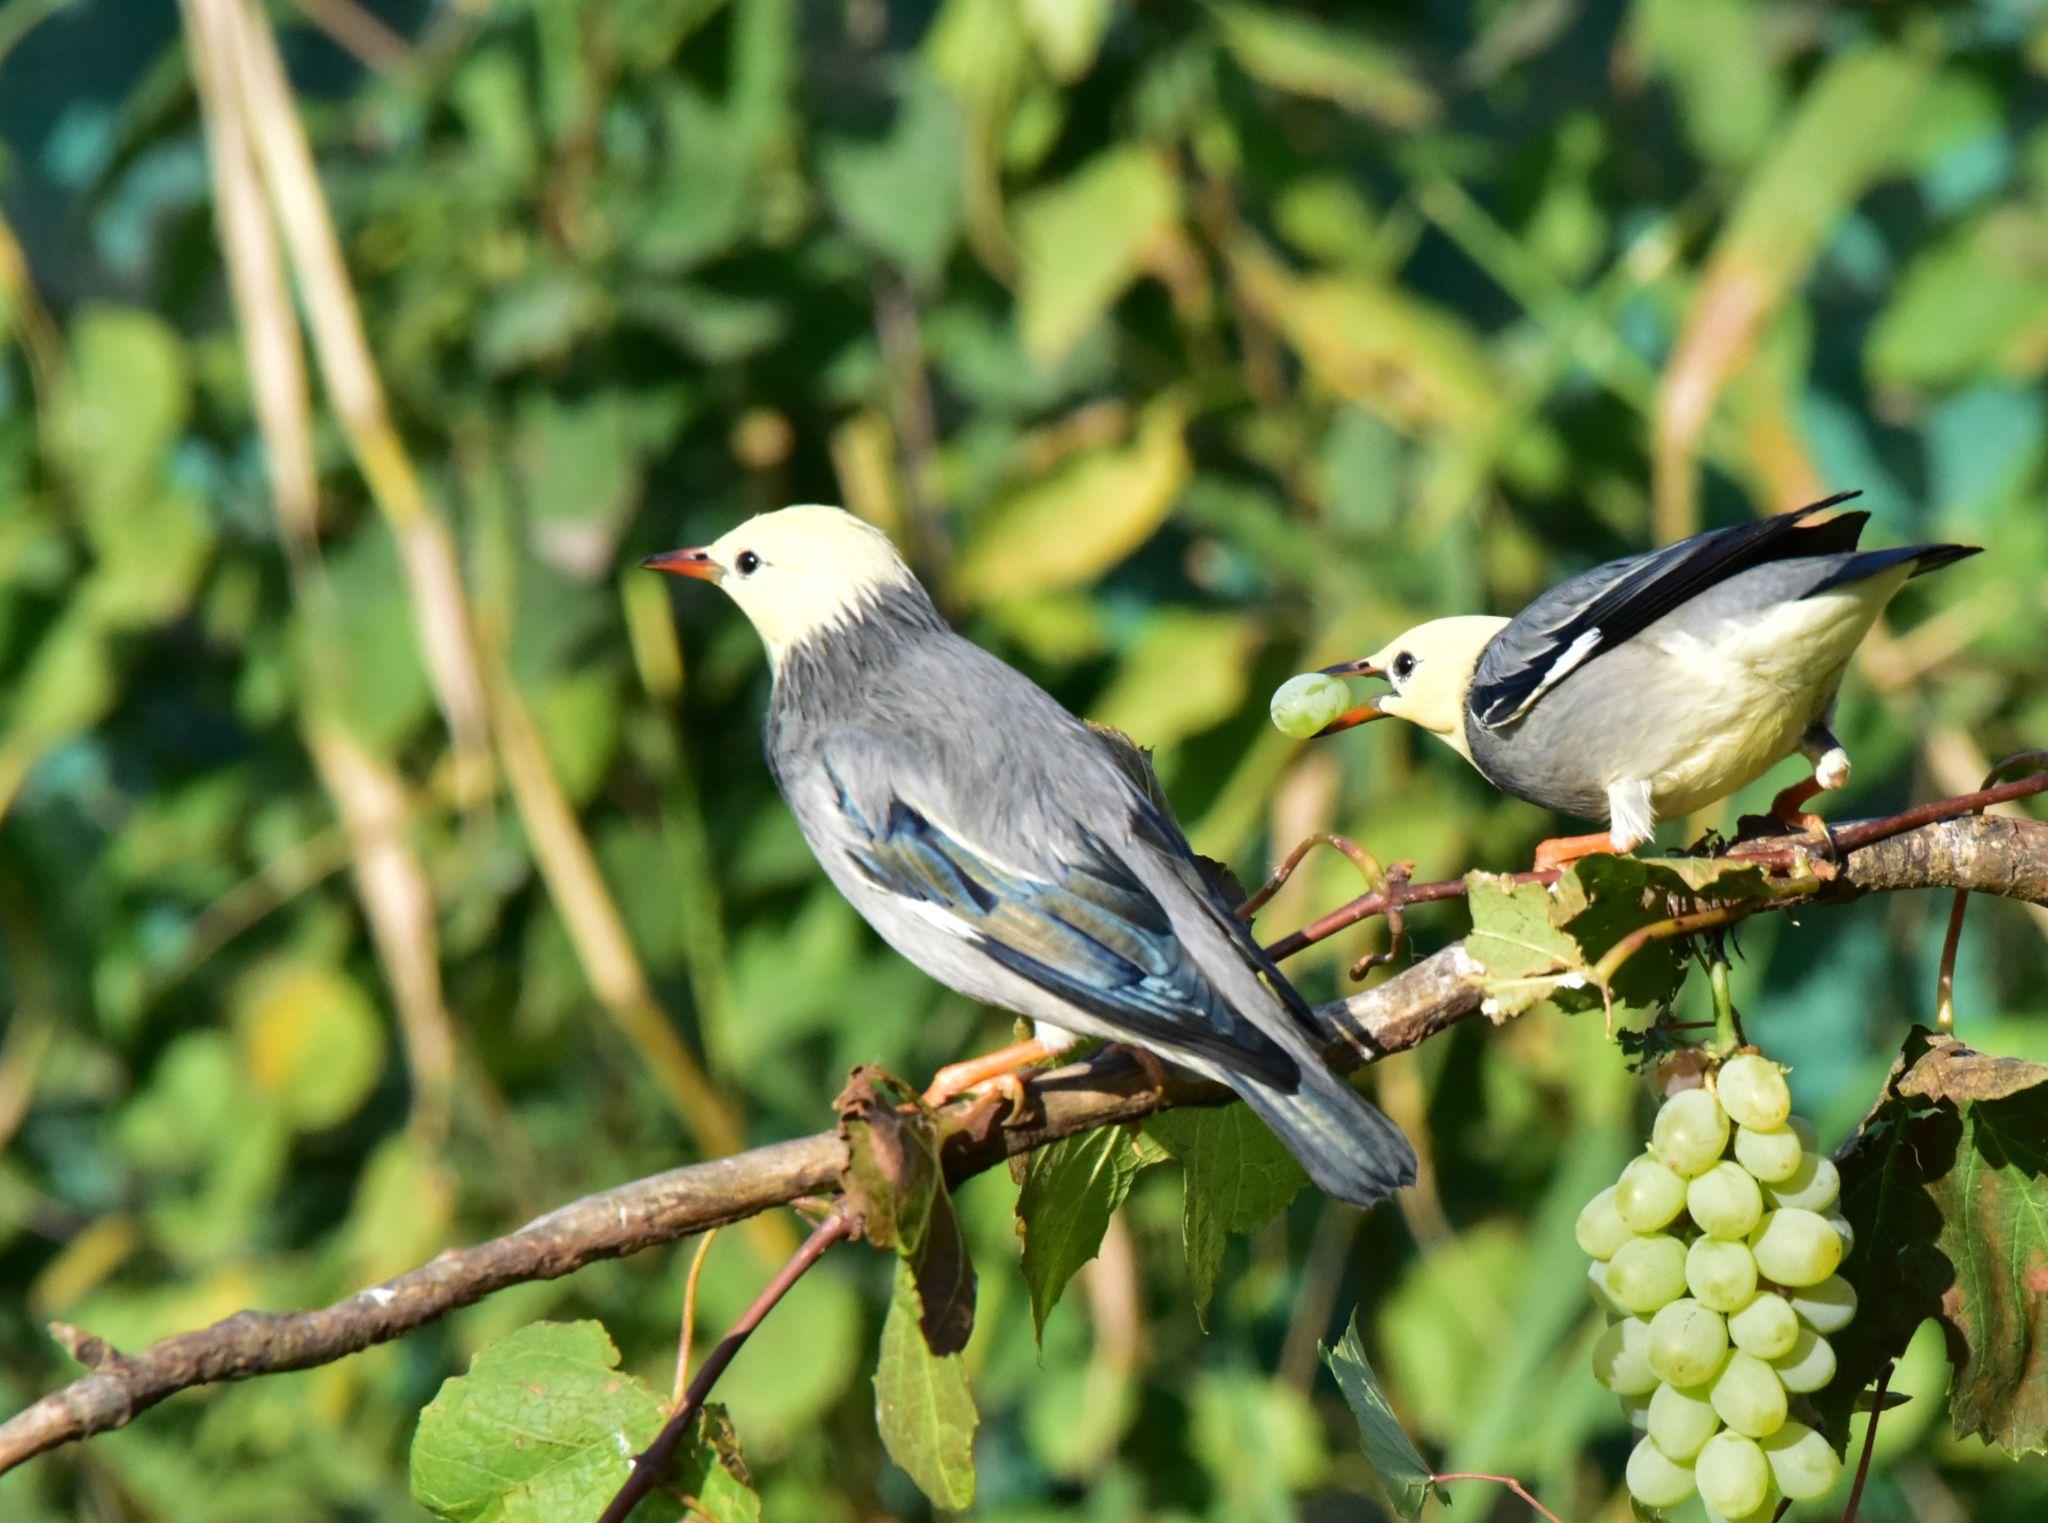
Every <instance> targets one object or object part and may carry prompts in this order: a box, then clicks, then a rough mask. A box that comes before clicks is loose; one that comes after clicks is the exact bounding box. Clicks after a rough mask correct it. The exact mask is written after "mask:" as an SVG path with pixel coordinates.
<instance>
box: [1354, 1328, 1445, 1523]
mask: <svg viewBox="0 0 2048 1523" xmlns="http://www.w3.org/2000/svg"><path fill="white" fill-rule="evenodd" d="M1322 1350H1323V1363H1325V1364H1327V1365H1328V1366H1329V1367H1330V1373H1331V1374H1332V1375H1335V1376H1336V1377H1337V1385H1338V1388H1339V1389H1340V1390H1342V1391H1343V1393H1344V1400H1345V1401H1347V1402H1349V1403H1350V1405H1351V1415H1352V1416H1353V1417H1355V1418H1357V1419H1358V1440H1359V1443H1360V1444H1361V1445H1362V1446H1363V1447H1364V1449H1365V1459H1366V1463H1367V1464H1368V1465H1370V1466H1371V1467H1372V1473H1373V1476H1374V1478H1375V1479H1376V1480H1378V1482H1379V1483H1380V1489H1381V1491H1383V1492H1384V1493H1385V1495H1386V1499H1387V1506H1388V1507H1390V1508H1391V1509H1392V1510H1393V1511H1394V1513H1395V1515H1396V1516H1398V1517H1401V1518H1403V1519H1406V1520H1407V1523H1415V1520H1416V1519H1417V1518H1419V1517H1421V1516H1422V1509H1423V1507H1424V1506H1425V1505H1427V1504H1428V1502H1429V1499H1430V1498H1431V1497H1432V1496H1434V1497H1436V1498H1437V1499H1438V1500H1440V1501H1448V1500H1449V1498H1448V1497H1446V1496H1445V1494H1444V1491H1443V1488H1442V1487H1440V1486H1438V1485H1437V1484H1436V1481H1435V1477H1434V1475H1433V1474H1432V1472H1431V1471H1430V1468H1429V1466H1428V1465H1426V1464H1424V1463H1423V1460H1422V1456H1421V1455H1420V1454H1418V1453H1417V1452H1416V1449H1415V1445H1414V1443H1413V1441H1412V1440H1410V1439H1409V1437H1408V1434H1407V1431H1406V1430H1405V1429H1403V1428H1402V1426H1401V1420H1400V1419H1399V1418H1397V1417H1396V1416H1394V1409H1393V1408H1392V1407H1391V1406H1389V1405H1388V1404H1387V1397H1386V1393H1385V1392H1383V1391H1382V1390H1381V1389H1380V1383H1379V1381H1378V1379H1377V1378H1376V1377H1375V1376H1374V1375H1373V1372H1372V1364H1371V1361H1369V1360H1368V1359H1367V1358H1366V1357H1365V1345H1364V1343H1363V1342H1362V1341H1361V1340H1360V1339H1359V1336H1358V1314H1357V1312H1355V1311H1354V1312H1353V1313H1352V1314H1351V1325H1350V1326H1349V1327H1347V1328H1346V1329H1345V1330H1344V1336H1343V1337H1342V1338H1341V1339H1339V1340H1338V1342H1337V1344H1336V1346H1335V1347H1334V1348H1333V1347H1331V1346H1330V1345H1329V1344H1327V1343H1325V1344H1323V1345H1322Z"/></svg>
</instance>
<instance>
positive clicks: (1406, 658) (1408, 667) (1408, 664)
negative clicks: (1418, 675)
mask: <svg viewBox="0 0 2048 1523" xmlns="http://www.w3.org/2000/svg"><path fill="white" fill-rule="evenodd" d="M1387 670H1388V671H1389V672H1391V673H1392V674H1393V678H1394V680H1395V681H1396V682H1406V681H1407V680H1408V679H1409V678H1410V677H1412V676H1414V675H1415V657H1414V655H1413V654H1412V653H1411V652H1408V651H1405V650H1404V651H1402V652H1401V654H1400V655H1398V656H1396V657H1394V664H1393V665H1392V666H1390V667H1388V668H1387Z"/></svg>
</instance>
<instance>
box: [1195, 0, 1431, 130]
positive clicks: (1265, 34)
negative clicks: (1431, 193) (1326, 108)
mask: <svg viewBox="0 0 2048 1523" xmlns="http://www.w3.org/2000/svg"><path fill="white" fill-rule="evenodd" d="M1216 19H1217V21H1218V22H1220V23H1221V25H1222V29H1223V42H1224V46H1225V47H1227V48H1229V50H1230V53H1231V56H1232V57H1234V58H1235V59H1236V60H1237V62H1238V65H1239V67H1241V68H1242V69H1243V70H1244V71H1245V72H1246V73H1247V74H1249V75H1251V76H1252V77H1253V78H1254V79H1257V80H1259V81H1260V82H1261V83H1263V84H1268V85H1271V86H1272V87H1273V88H1274V89H1276V90H1285V91H1287V92H1288V93H1290V94H1293V95H1306V96H1312V97H1314V98H1316V99H1319V100H1326V101H1330V102H1332V103H1334V104H1336V105H1339V106H1343V107H1344V108H1346V109H1347V110H1351V111H1359V112H1363V113H1365V114H1366V115H1369V116H1375V117H1378V118H1379V119H1380V120H1381V121H1382V122H1385V123H1387V124H1388V125H1389V126H1393V127H1417V126H1421V125H1422V124H1424V123H1426V122H1428V121H1429V120H1431V119H1432V118H1433V117H1434V116H1435V115H1436V112H1437V103H1436V97H1435V96H1433V95H1431V94H1430V92H1429V90H1428V88H1427V87H1426V86H1424V85H1423V84H1421V83H1420V82H1419V81H1418V78H1417V72H1416V70H1415V68H1414V67H1413V65H1411V64H1410V63H1409V62H1408V61H1407V60H1406V59H1403V58H1402V57H1400V56H1399V55H1398V54H1396V53H1395V52H1393V51H1392V50H1391V49H1388V48H1383V47H1381V46H1380V45H1379V44H1378V43H1376V42H1374V41H1373V40H1372V39H1371V38H1369V37H1367V36H1365V35H1364V34H1363V33H1360V32H1356V31H1350V30H1344V29H1339V28H1337V27H1333V26H1328V25H1326V24H1324V23H1323V22H1320V21H1315V20H1312V19H1310V18H1308V17H1306V16H1300V15H1292V14H1289V13H1287V12H1285V11H1278V10H1273V11H1267V10H1255V9H1253V8H1252V7H1251V6H1248V5H1232V6H1222V7H1218V9H1217V11H1216Z"/></svg>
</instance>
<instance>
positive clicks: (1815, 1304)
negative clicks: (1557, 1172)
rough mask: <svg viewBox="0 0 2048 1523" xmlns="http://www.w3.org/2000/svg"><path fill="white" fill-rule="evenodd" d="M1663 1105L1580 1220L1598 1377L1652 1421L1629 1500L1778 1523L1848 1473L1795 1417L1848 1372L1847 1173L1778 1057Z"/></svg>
mask: <svg viewBox="0 0 2048 1523" xmlns="http://www.w3.org/2000/svg"><path fill="white" fill-rule="evenodd" d="M1709 1082H1710V1085H1711V1087H1708V1088H1698V1089H1682V1090H1679V1091H1678V1092H1677V1093H1676V1094H1673V1095H1672V1096H1670V1098H1669V1099H1667V1100H1666V1101H1665V1102H1664V1105H1663V1108H1662V1109H1661V1110H1659V1111H1658V1113H1657V1121H1656V1125H1655V1126H1654V1127H1653V1128H1652V1129H1651V1133H1650V1146H1649V1149H1648V1150H1647V1151H1646V1152H1644V1153H1643V1154H1642V1155H1641V1156H1640V1157H1638V1158H1635V1159H1633V1160H1631V1161H1630V1163H1629V1164H1628V1166H1627V1167H1626V1168H1624V1169H1623V1170H1622V1171H1621V1178H1620V1179H1619V1180H1617V1181H1616V1182H1615V1183H1614V1184H1613V1185H1610V1186H1609V1187H1608V1188H1607V1189H1605V1190H1602V1191H1601V1192H1600V1193H1599V1194H1598V1195H1596V1196H1594V1197H1593V1199H1592V1200H1591V1201H1590V1202H1588V1203H1587V1205H1586V1208H1585V1210H1583V1211H1581V1212H1580V1213H1579V1223H1578V1239H1579V1246H1580V1247H1581V1248H1583V1249H1584V1250H1585V1251H1586V1252H1587V1253H1588V1254H1590V1255H1591V1256H1592V1257H1593V1259H1594V1261H1595V1262H1594V1264H1593V1266H1592V1269H1591V1271H1590V1274H1591V1277H1592V1282H1593V1293H1594V1295H1595V1297H1596V1298H1597V1299H1598V1300H1599V1301H1600V1302H1601V1304H1602V1305H1603V1306H1604V1307H1605V1308H1606V1309H1607V1310H1608V1311H1609V1312H1610V1313H1612V1321H1611V1323H1610V1325H1609V1327H1608V1329H1607V1331H1606V1332H1605V1333H1603V1334H1602V1335H1601V1337H1600V1341H1599V1343H1598V1344H1597V1345H1595V1347H1594V1351H1593V1372H1594V1374H1595V1375H1596V1376H1597V1377H1598V1379H1599V1381H1600V1383H1601V1384H1602V1385H1604V1386H1606V1387H1607V1388H1608V1389H1609V1390H1611V1391H1613V1392H1614V1393H1615V1394H1616V1395H1618V1396H1620V1397H1621V1398H1622V1402H1623V1404H1624V1405H1625V1406H1626V1407H1627V1408H1628V1409H1629V1414H1630V1418H1631V1421H1632V1422H1633V1423H1634V1424H1635V1426H1636V1427H1637V1428H1638V1429H1639V1430H1641V1431H1642V1433H1643V1437H1642V1438H1641V1440H1639V1441H1638V1442H1637V1444H1636V1447H1635V1449H1634V1451H1633V1452H1632V1453H1631V1454H1630V1456H1629V1461H1628V1489H1629V1493H1630V1494H1631V1495H1632V1496H1633V1497H1634V1498H1635V1499H1636V1500H1637V1501H1638V1502H1640V1503H1641V1504H1642V1505H1643V1506H1644V1507H1647V1508H1651V1509H1657V1508H1664V1507H1675V1506H1676V1505H1677V1504H1678V1503H1680V1502H1682V1501H1684V1500H1685V1499H1686V1498H1687V1497H1689V1496H1691V1495H1692V1494H1693V1493H1694V1492H1695V1491H1697V1492H1698V1493H1699V1495H1700V1498H1701V1500H1702V1501H1704V1502H1705V1503H1706V1505H1707V1508H1708V1510H1709V1512H1711V1513H1713V1514H1714V1515H1715V1516H1716V1517H1718V1518H1721V1519H1724V1520H1729V1523H1736V1520H1742V1523H1747V1520H1748V1519H1750V1518H1752V1517H1755V1518H1759V1519H1762V1518H1768V1517H1769V1516H1770V1514H1771V1510H1772V1509H1773V1508H1774V1507H1775V1505H1776V1503H1777V1500H1778V1498H1779V1497H1780V1496H1785V1497H1791V1498H1793V1499H1795V1500H1802V1499H1805V1498H1809V1497H1817V1496H1820V1495H1822V1494H1824V1493H1825V1492H1826V1491H1828V1489H1829V1488H1830V1487H1832V1486H1833V1485H1834V1483H1835V1479H1836V1476H1837V1475H1838V1474H1839V1473H1840V1469H1841V1461H1840V1460H1839V1459H1838V1458H1837V1457H1836V1455H1835V1451H1834V1449H1833V1448H1831V1447H1830V1446H1829V1444H1828V1442H1827V1440H1826V1439H1825V1438H1823V1437H1822V1436H1821V1435H1820V1434H1819V1433H1817V1432H1816V1431H1815V1430H1814V1429H1813V1428H1812V1427H1810V1426H1809V1425H1807V1424H1806V1423H1803V1422H1800V1421H1798V1420H1796V1419H1795V1418H1793V1417H1791V1416H1790V1415H1789V1413H1788V1406H1789V1403H1790V1401H1791V1399H1792V1398H1795V1397H1797V1396H1800V1395H1803V1394H1805V1393H1807V1392H1811V1391H1818V1390H1819V1389H1820V1388H1821V1387H1822V1386H1824V1385H1826V1384H1827V1383H1828V1382H1829V1381H1830V1380H1831V1379H1833V1377H1834V1373H1835V1353H1834V1350H1833V1348H1831V1347H1830V1346H1829V1344H1828V1336H1829V1335H1830V1334H1831V1333H1836V1332H1839V1331H1841V1329H1842V1328H1844V1327H1846V1326H1847V1325H1848V1323H1849V1320H1850V1318H1851V1317H1853V1316H1854V1315H1855V1313H1856V1292H1855V1291H1854V1289H1852V1288H1851V1286H1850V1285H1849V1282H1848V1281H1846V1280H1844V1279H1843V1278H1842V1277H1841V1276H1840V1275H1838V1274H1836V1273H1835V1268H1836V1266H1837V1265H1838V1264H1840V1263H1841V1261H1842V1258H1843V1256H1844V1255H1845V1254H1846V1253H1847V1252H1848V1251H1849V1245H1850V1242H1851V1233H1850V1229H1849V1223H1848V1222H1847V1220H1845V1219H1844V1218H1843V1216H1842V1214H1841V1212H1840V1211H1839V1210H1838V1209H1837V1207H1836V1199H1837V1196H1838V1195H1839V1193H1840V1185H1841V1181H1840V1180H1839V1179H1838V1178H1837V1176H1836V1173H1835V1166H1834V1164H1833V1163H1832V1162H1830V1161H1829V1160H1828V1159H1827V1158H1825V1157H1822V1156H1821V1155H1820V1154H1819V1153H1817V1152H1816V1151H1815V1150H1814V1139H1813V1132H1812V1129H1811V1128H1809V1127H1808V1126H1806V1124H1805V1123H1804V1122H1802V1121H1797V1120H1794V1119H1793V1118H1792V1114H1791V1109H1792V1096H1791V1093H1790V1091H1788V1090H1787V1089H1786V1087H1785V1076H1784V1072H1783V1070H1781V1069H1780V1068H1779V1067H1778V1065H1777V1064H1775V1063H1772V1062H1770V1061H1769V1060H1768V1059H1765V1058H1761V1057H1758V1056H1756V1055H1754V1054H1742V1055H1739V1056H1736V1057H1733V1058H1730V1059H1729V1060H1728V1061H1727V1062H1726V1063H1723V1064H1722V1065H1721V1067H1720V1070H1719V1072H1718V1074H1716V1075H1715V1076H1714V1077H1713V1078H1712V1079H1711V1080H1710V1081H1709Z"/></svg>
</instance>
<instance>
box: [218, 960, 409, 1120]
mask: <svg viewBox="0 0 2048 1523" xmlns="http://www.w3.org/2000/svg"><path fill="white" fill-rule="evenodd" d="M232 1017H233V1020H234V1026H235V1033H236V1035H237V1037H238V1038H239V1039H240V1042H241V1047H242V1061H243V1070H244V1075H245V1078H246V1080H247V1082H248V1083H249V1084H250V1085H251V1086H252V1087H253V1088H254V1089H255V1091H256V1093H257V1094H259V1095H263V1096H265V1097H267V1098H269V1099H271V1100H272V1101H274V1102H275V1103H276V1105H277V1106H278V1108H279V1110H280V1111H281V1112H282V1114H283V1115H284V1116H285V1117H286V1118H287V1119H288V1120H289V1121H290V1122H291V1124H292V1125H294V1126H296V1127H298V1128H300V1129H301V1130H304V1131H318V1130H320V1129H322V1128H325V1127H330V1126H334V1125H336V1124H338V1123H339V1122H342V1121H345V1120H346V1119H348V1117H349V1116H351V1115H353V1114H354V1113H355V1111H356V1110H357V1108H358V1107H360V1106H361V1105H362V1104H363V1102H364V1101H366V1100H367V1099H369V1097H370V1091H371V1090H372V1089H373V1088H375V1086H376V1083H377V1080H378V1078H379V1076H380V1075H381V1074H382V1073H383V1071H384V1057H385V1038H384V1026H383V1022H382V1021H381V1020H379V1019H378V1016H377V1008H376V1006H375V1005H374V1004H372V1003H371V1001H370V997H369V996H368V995H367V994H365V993H364V992H363V990H362V988H361V986H360V985H358V984H357V983H356V982H355V981H354V980H353V979H351V978H350V977H349V976H348V975H347V974H346V973H344V972H342V971H341V970H340V969H339V968H334V967H330V966H328V965H326V964H324V963H317V962H308V961H304V960H302V959H299V958H295V957H289V956H287V957H278V958H274V959H272V960H270V961H268V962H264V963H260V964H258V965H257V966H256V967H255V968H254V969H252V970H251V971H250V972H249V973H247V974H245V975H244V976H243V977H242V979H241V980H240V982H238V983H237V984H236V986H235V991H234V996H233V1001H232Z"/></svg>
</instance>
